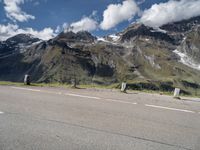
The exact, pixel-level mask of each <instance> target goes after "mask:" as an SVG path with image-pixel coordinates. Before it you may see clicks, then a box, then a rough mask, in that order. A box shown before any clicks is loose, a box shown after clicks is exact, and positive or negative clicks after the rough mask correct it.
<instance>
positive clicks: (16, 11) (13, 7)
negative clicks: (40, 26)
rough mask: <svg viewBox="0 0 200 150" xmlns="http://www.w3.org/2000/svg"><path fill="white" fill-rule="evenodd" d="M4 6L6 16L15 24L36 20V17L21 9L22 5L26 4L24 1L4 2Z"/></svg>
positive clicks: (6, 0) (11, 0)
mask: <svg viewBox="0 0 200 150" xmlns="http://www.w3.org/2000/svg"><path fill="white" fill-rule="evenodd" d="M4 4H5V6H4V9H5V11H6V16H7V17H8V18H9V19H11V20H13V21H14V22H16V21H19V22H24V21H28V20H29V19H35V17H34V16H32V15H29V14H27V13H26V12H24V11H22V10H21V8H20V7H19V5H20V4H24V0H4Z"/></svg>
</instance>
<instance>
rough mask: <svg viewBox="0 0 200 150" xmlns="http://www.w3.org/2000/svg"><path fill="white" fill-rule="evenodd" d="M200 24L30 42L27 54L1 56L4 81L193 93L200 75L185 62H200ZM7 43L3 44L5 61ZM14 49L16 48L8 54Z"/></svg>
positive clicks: (133, 27) (68, 35) (67, 35)
mask: <svg viewBox="0 0 200 150" xmlns="http://www.w3.org/2000/svg"><path fill="white" fill-rule="evenodd" d="M194 22H195V23H194ZM199 25H200V17H195V18H192V19H189V20H184V21H182V23H181V22H177V23H171V24H168V25H164V26H163V27H160V29H153V28H150V27H146V26H144V25H142V24H133V25H131V26H129V27H128V28H127V29H125V30H124V31H122V32H120V33H118V34H117V35H110V36H106V37H104V38H101V39H98V38H97V37H95V36H93V35H92V34H90V33H89V32H86V31H82V32H78V33H73V32H62V33H60V34H59V35H58V36H57V37H55V38H53V39H50V40H48V41H41V40H39V39H34V38H33V39H30V40H28V41H25V43H26V44H25V45H26V46H24V47H23V48H24V50H23V51H19V53H17V54H15V55H13V56H12V55H11V56H10V57H8V58H7V59H1V57H0V70H1V72H0V80H8V81H22V80H23V76H24V74H30V75H31V77H32V80H33V81H34V82H46V83H49V82H60V83H70V82H71V80H73V79H75V78H76V80H77V82H79V83H80V84H91V83H96V84H105V85H109V84H113V83H120V82H122V81H126V82H128V83H129V84H130V86H129V87H130V88H132V89H135V88H136V89H138V88H141V87H144V88H149V89H153V90H172V89H173V88H174V87H176V86H179V87H181V88H182V89H183V90H184V91H185V92H186V93H187V92H188V93H190V92H192V91H193V90H194V89H192V88H193V87H191V88H189V89H188V88H187V87H186V86H185V83H195V84H198V83H199V81H200V78H199V77H200V74H199V73H200V71H199V70H198V68H194V67H191V64H186V63H185V62H184V61H186V60H187V61H188V60H193V61H194V62H193V61H191V63H194V64H198V63H200V62H199V61H198V60H199V59H198V58H200V57H199V56H200V45H199V44H198V43H200V42H199V41H200V31H199V30H200V29H199V27H198V26H199ZM173 26H176V27H177V29H176V28H173ZM183 29H184V30H183ZM18 37H19V36H18ZM30 37H31V36H30ZM15 38H16V37H15ZM15 38H14V39H15ZM11 39H13V38H11ZM25 39H28V38H25ZM9 40H10V39H8V41H9ZM18 40H19V39H18ZM8 41H7V42H8ZM10 41H12V40H10ZM19 41H20V40H19ZM20 42H21V43H22V42H23V38H22V41H20ZM29 42H30V43H31V44H30V43H29ZM5 43H6V41H4V42H1V43H0V56H3V54H4V53H3V50H4V48H2V47H3V46H2V45H3V44H5ZM27 43H28V44H27ZM34 43H35V44H34ZM28 45H31V46H28ZM13 49H17V46H16V45H15V48H12V47H10V49H9V50H13ZM175 50H177V51H178V52H179V53H176V52H175ZM183 54H184V56H183ZM186 56H187V58H186ZM138 82H139V83H140V84H139V85H138ZM136 83H137V84H136ZM147 85H148V86H147Z"/></svg>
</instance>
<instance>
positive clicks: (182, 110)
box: [145, 104, 195, 113]
mask: <svg viewBox="0 0 200 150" xmlns="http://www.w3.org/2000/svg"><path fill="white" fill-rule="evenodd" d="M145 106H147V107H153V108H160V109H167V110H174V111H181V112H187V113H195V112H194V111H191V110H185V109H177V108H171V107H164V106H157V105H149V104H145Z"/></svg>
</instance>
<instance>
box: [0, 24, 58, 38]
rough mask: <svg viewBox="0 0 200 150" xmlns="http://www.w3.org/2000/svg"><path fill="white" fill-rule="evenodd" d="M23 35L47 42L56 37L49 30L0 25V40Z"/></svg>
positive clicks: (51, 30) (52, 31)
mask: <svg viewBox="0 0 200 150" xmlns="http://www.w3.org/2000/svg"><path fill="white" fill-rule="evenodd" d="M20 33H24V34H32V35H33V36H35V37H37V38H40V39H42V40H48V39H51V38H53V37H55V36H56V33H55V32H54V30H53V29H51V28H44V29H43V30H41V31H37V30H34V29H32V28H25V29H20V28H19V26H18V25H15V24H8V25H1V24H0V40H1V41H3V40H6V39H7V38H9V37H12V36H14V35H17V34H20Z"/></svg>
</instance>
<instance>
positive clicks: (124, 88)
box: [121, 82, 126, 93]
mask: <svg viewBox="0 0 200 150" xmlns="http://www.w3.org/2000/svg"><path fill="white" fill-rule="evenodd" d="M121 92H124V93H126V83H125V82H122V85H121Z"/></svg>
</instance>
